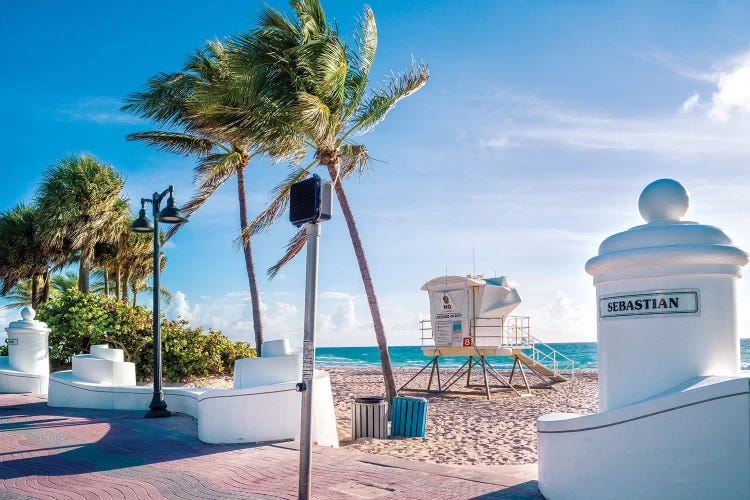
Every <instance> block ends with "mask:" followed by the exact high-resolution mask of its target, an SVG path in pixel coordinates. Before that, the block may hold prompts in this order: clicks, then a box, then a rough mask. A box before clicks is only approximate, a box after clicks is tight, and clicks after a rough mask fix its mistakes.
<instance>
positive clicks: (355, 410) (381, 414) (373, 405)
mask: <svg viewBox="0 0 750 500" xmlns="http://www.w3.org/2000/svg"><path fill="white" fill-rule="evenodd" d="M361 437H372V438H378V439H385V438H387V437H388V403H387V402H386V400H385V398H382V397H379V396H372V397H366V398H356V399H355V400H354V402H353V403H352V439H358V438H361Z"/></svg>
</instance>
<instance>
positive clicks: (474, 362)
mask: <svg viewBox="0 0 750 500" xmlns="http://www.w3.org/2000/svg"><path fill="white" fill-rule="evenodd" d="M422 290H424V291H426V292H428V294H429V296H430V316H431V317H430V319H429V320H423V321H421V322H420V332H421V342H422V352H423V354H424V355H425V356H428V357H430V358H431V359H430V361H428V362H427V364H426V365H424V366H423V367H422V368H421V369H420V370H419V371H418V372H417V373H416V374H415V375H414V376H413V377H412V378H410V379H409V380H408V381H407V382H406V383H405V384H403V385H402V386H401V388H400V389H399V392H401V391H412V392H446V391H450V390H456V389H457V388H458V387H460V385H461V384H463V381H464V380H465V385H464V387H466V388H468V389H476V388H483V389H484V392H485V394H486V396H487V399H490V395H491V394H492V393H493V392H495V391H498V390H506V389H509V390H511V391H513V392H515V393H516V394H518V395H519V396H522V395H529V394H531V387H532V385H531V384H530V383H529V377H527V372H528V373H529V375H530V376H532V377H534V378H536V379H538V380H539V382H540V384H535V387H550V386H551V384H553V383H555V382H564V381H565V380H567V379H568V377H570V378H573V377H574V376H575V363H574V362H573V360H572V359H570V358H568V357H567V356H565V355H563V354H561V353H560V352H558V351H556V350H555V349H553V348H552V347H550V346H548V345H547V344H545V343H543V342H541V341H540V340H539V339H537V338H535V337H534V336H532V335H531V326H530V319H529V317H528V316H509V315H508V314H509V313H510V312H511V311H512V310H513V309H515V308H516V307H517V306H518V305H519V304H520V303H521V298H520V296H519V294H518V291H517V290H516V289H515V288H512V287H511V286H510V285H509V283H508V280H507V278H506V277H504V276H502V277H496V278H487V279H484V278H483V277H481V276H477V277H472V276H467V277H463V276H441V277H439V278H435V279H433V280H430V281H428V282H427V283H425V284H424V286H422ZM444 356H454V357H465V358H466V361H465V362H464V363H463V364H462V365H461V367H460V368H458V369H457V370H455V371H453V372H452V373H449V374H448V377H447V378H445V377H444V376H442V375H441V368H440V358H441V357H444ZM491 357H506V358H512V359H513V367H512V369H511V371H510V375H509V376H508V377H507V378H506V377H505V376H504V375H503V374H502V373H500V372H499V371H498V370H496V369H495V368H494V367H493V366H492V365H491V364H490V361H489V360H488V359H487V358H491ZM427 370H429V378H428V381H427V387H426V388H424V387H422V388H419V387H415V385H416V383H417V381H419V380H421V379H420V375H421V374H422V373H424V372H425V371H427ZM443 370H445V369H443ZM472 371H474V374H475V379H476V375H477V373H478V372H479V373H481V382H480V383H476V382H475V381H473V379H472ZM519 378H520V381H519ZM514 379H515V380H516V382H515V383H514ZM459 382H461V384H459ZM521 382H522V383H521ZM433 383H435V388H434V389H433ZM457 384H459V385H457ZM454 387H455V388H456V389H452V388H454ZM519 389H521V390H519ZM522 391H525V392H522Z"/></svg>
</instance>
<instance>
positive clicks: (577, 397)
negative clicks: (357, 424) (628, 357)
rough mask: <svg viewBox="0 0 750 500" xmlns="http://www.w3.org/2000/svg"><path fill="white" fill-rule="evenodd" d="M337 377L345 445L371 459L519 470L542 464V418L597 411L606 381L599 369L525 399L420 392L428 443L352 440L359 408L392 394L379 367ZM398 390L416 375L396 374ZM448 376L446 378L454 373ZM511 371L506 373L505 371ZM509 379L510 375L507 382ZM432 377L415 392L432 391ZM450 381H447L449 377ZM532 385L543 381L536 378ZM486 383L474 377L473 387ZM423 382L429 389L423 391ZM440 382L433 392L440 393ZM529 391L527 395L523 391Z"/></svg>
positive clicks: (505, 394)
mask: <svg viewBox="0 0 750 500" xmlns="http://www.w3.org/2000/svg"><path fill="white" fill-rule="evenodd" d="M324 369H325V370H326V371H328V372H329V373H330V374H331V385H332V388H333V393H334V404H335V407H336V418H337V420H338V430H339V439H340V441H341V446H345V447H348V448H351V449H356V450H359V451H362V452H365V453H375V454H379V455H391V456H396V457H401V458H409V459H414V460H421V461H425V462H433V463H440V464H455V465H509V464H512V465H518V464H530V463H536V460H537V452H536V426H535V422H536V419H537V417H539V416H541V415H544V414H546V413H551V412H571V413H596V412H597V411H598V402H597V400H598V379H597V373H596V371H594V370H591V371H585V372H581V371H579V372H578V373H577V374H576V377H575V380H573V381H568V382H563V383H557V384H554V385H552V386H551V388H548V389H532V392H533V395H531V396H528V397H519V396H517V395H516V394H515V393H514V392H512V391H510V390H508V389H504V390H502V391H500V392H497V393H494V394H493V395H492V399H491V400H490V401H487V399H486V398H485V396H484V392H483V389H476V390H472V389H466V388H465V387H463V386H465V377H464V383H463V384H462V383H457V384H456V385H454V386H453V388H455V389H457V390H460V391H461V393H460V394H454V393H443V394H416V393H410V392H404V393H402V395H415V396H421V397H424V398H426V399H427V401H428V405H429V406H428V418H427V433H426V437H425V438H397V439H369V438H364V439H358V440H357V441H352V439H351V404H352V401H353V400H354V398H356V397H361V396H378V395H380V396H382V395H384V392H385V391H384V388H383V377H382V374H381V371H380V369H378V368H328V367H326V368H324ZM394 372H395V375H396V382H397V383H396V386H397V387H400V386H401V384H403V383H404V382H406V381H407V380H409V378H411V377H412V375H414V374H415V373H416V370H413V369H406V368H400V369H395V370H394ZM449 372H450V370H446V371H445V372H444V374H448V373H449ZM501 373H503V372H501ZM507 375H508V373H507V372H506V373H505V376H506V378H507ZM427 377H428V375H427V374H423V375H420V377H419V379H417V381H416V382H417V383H416V384H414V385H413V384H410V387H412V386H415V387H426V385H427ZM443 377H445V375H443ZM529 381H530V383H536V382H538V380H537V379H532V378H531V377H530V378H529ZM473 382H476V383H479V382H480V380H479V377H477V379H476V380H474V378H473V377H472V383H473ZM420 383H421V385H420ZM434 387H435V386H434V383H433V388H434ZM522 392H525V391H522Z"/></svg>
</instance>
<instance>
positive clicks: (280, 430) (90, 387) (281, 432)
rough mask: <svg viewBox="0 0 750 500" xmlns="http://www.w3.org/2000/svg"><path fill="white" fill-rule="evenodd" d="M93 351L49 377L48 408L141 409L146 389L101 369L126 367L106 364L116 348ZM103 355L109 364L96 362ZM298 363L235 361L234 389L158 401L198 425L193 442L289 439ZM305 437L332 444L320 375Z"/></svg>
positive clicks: (167, 392)
mask: <svg viewBox="0 0 750 500" xmlns="http://www.w3.org/2000/svg"><path fill="white" fill-rule="evenodd" d="M93 347H94V346H92V350H91V352H92V354H91V355H80V356H76V357H74V363H73V370H67V371H62V372H57V373H53V374H52V375H50V380H49V398H48V402H47V404H48V405H49V406H53V407H66V408H97V409H108V410H142V411H146V410H147V409H148V406H149V403H150V402H151V397H152V395H153V389H152V388H151V387H149V386H137V385H135V372H134V371H133V376H132V383H118V382H122V381H123V380H124V378H122V377H117V376H116V374H115V375H113V374H112V373H111V372H109V371H108V369H110V368H112V367H116V366H118V365H120V366H122V365H127V364H131V365H132V363H123V362H120V361H113V360H114V359H117V358H118V355H117V354H115V353H112V352H109V351H117V349H106V347H103V346H96V347H98V348H99V349H93ZM264 348H265V344H264ZM271 351H273V349H271ZM103 353H104V355H106V356H108V357H109V358H111V359H101V358H97V356H99V355H103ZM76 359H77V360H78V361H77V362H76ZM301 362H302V359H301V355H299V354H280V355H275V356H271V357H262V358H247V359H238V360H237V361H235V376H234V379H235V380H234V388H233V389H229V390H221V389H204V388H183V387H165V388H164V399H165V400H166V402H167V407H168V409H169V410H170V411H174V412H180V413H186V414H188V415H190V416H192V417H195V418H197V419H198V438H199V439H200V440H201V441H204V442H207V443H244V442H251V443H254V442H262V441H279V440H285V439H295V438H297V437H298V436H299V431H300V412H301V403H302V397H301V395H300V393H299V392H297V390H296V385H297V383H298V382H299V381H300V380H301V379H302V374H301ZM102 367H104V368H102ZM133 370H134V367H133ZM312 434H313V442H315V443H317V444H318V445H321V446H333V447H337V446H338V432H337V430H336V415H335V413H334V409H333V393H332V391H331V380H330V377H329V376H328V374H327V373H326V372H323V371H320V370H315V379H314V393H313V424H312Z"/></svg>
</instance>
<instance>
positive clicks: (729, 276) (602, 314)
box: [586, 179, 748, 412]
mask: <svg viewBox="0 0 750 500" xmlns="http://www.w3.org/2000/svg"><path fill="white" fill-rule="evenodd" d="M688 204H689V198H688V194H687V192H686V191H685V189H684V188H683V187H682V185H681V184H680V183H678V182H677V181H674V180H671V179H660V180H657V181H654V182H652V183H651V184H649V185H648V186H647V187H646V188H645V189H644V190H643V192H642V194H641V196H640V199H639V201H638V207H639V210H640V212H641V215H642V216H643V218H644V219H645V220H646V222H647V223H646V224H644V225H641V226H636V227H633V228H631V229H629V230H627V231H624V232H622V233H618V234H615V235H613V236H610V237H609V238H607V239H606V240H604V242H603V243H602V244H601V246H600V247H599V255H598V256H596V257H594V258H592V259H590V260H589V261H588V262H587V263H586V271H587V272H588V273H589V274H591V275H592V276H593V277H594V285H595V286H596V295H597V321H598V351H599V411H600V412H604V411H607V410H611V409H614V408H620V407H623V406H626V405H629V404H631V403H634V402H636V401H640V400H642V399H645V398H648V397H651V396H654V395H656V394H658V393H660V392H663V391H666V390H667V389H670V388H671V387H674V386H676V385H677V384H680V383H682V382H684V381H686V380H689V379H691V378H692V377H696V376H701V375H725V376H734V375H737V374H738V371H739V337H738V334H737V325H736V301H735V281H736V279H737V278H738V277H740V267H741V266H743V265H745V264H746V263H747V261H748V256H747V254H746V253H745V252H743V251H742V250H740V249H738V248H736V247H734V246H733V245H732V240H730V239H729V237H728V236H727V235H726V234H724V233H723V232H722V231H721V229H719V228H717V227H714V226H706V225H702V224H698V223H695V222H687V221H681V220H680V218H681V217H682V216H683V215H684V214H685V212H686V211H687V209H688Z"/></svg>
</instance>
